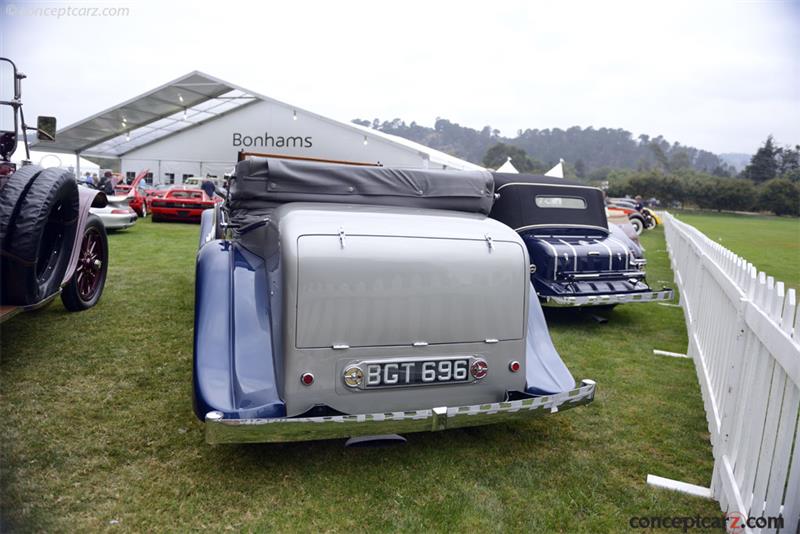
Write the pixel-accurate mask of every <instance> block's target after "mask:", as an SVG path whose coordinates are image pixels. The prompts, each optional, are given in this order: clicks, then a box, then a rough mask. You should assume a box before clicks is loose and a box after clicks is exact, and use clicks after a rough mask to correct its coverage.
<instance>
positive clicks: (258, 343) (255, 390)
mask: <svg viewBox="0 0 800 534" xmlns="http://www.w3.org/2000/svg"><path fill="white" fill-rule="evenodd" d="M270 312H271V310H270V304H269V299H268V291H267V282H266V271H265V266H264V261H263V260H262V259H261V258H260V257H259V256H256V255H254V254H251V253H250V252H247V251H246V250H244V249H243V248H241V247H239V246H237V245H235V244H232V243H231V242H229V241H224V240H213V241H209V242H208V243H206V244H205V245H204V246H203V247H202V248H201V249H200V251H199V252H198V256H197V268H196V279H195V326H194V366H193V386H194V399H193V400H194V411H195V414H196V415H197V417H198V418H199V419H200V420H204V419H205V416H206V414H207V413H208V412H210V411H219V412H222V414H223V417H225V418H248V417H259V418H263V417H285V416H286V408H285V405H284V403H283V401H282V400H281V398H280V396H279V392H278V384H277V378H276V373H275V360H274V359H273V341H272V329H271V326H270V324H271V323H270Z"/></svg>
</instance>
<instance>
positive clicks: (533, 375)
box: [525, 288, 575, 395]
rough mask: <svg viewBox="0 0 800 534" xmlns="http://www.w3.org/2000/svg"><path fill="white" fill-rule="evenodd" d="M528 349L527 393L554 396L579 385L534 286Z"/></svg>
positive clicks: (529, 315)
mask: <svg viewBox="0 0 800 534" xmlns="http://www.w3.org/2000/svg"><path fill="white" fill-rule="evenodd" d="M527 332H528V334H527V338H526V349H525V379H526V381H527V386H526V392H527V393H530V394H532V395H554V394H556V393H562V392H564V391H569V390H571V389H574V388H575V379H574V378H573V377H572V374H571V373H570V372H569V369H567V366H566V365H565V364H564V362H563V361H562V360H561V356H559V355H558V351H557V350H556V348H555V346H553V340H552V339H551V338H550V332H549V331H548V330H547V322H546V321H545V319H544V313H543V312H542V307H541V305H540V304H539V299H538V298H537V297H536V291H534V290H533V288H531V290H530V296H529V297H528V329H527Z"/></svg>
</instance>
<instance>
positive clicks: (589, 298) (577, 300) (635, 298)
mask: <svg viewBox="0 0 800 534" xmlns="http://www.w3.org/2000/svg"><path fill="white" fill-rule="evenodd" d="M673 297H674V293H673V291H672V290H671V289H662V290H661V291H649V292H646V293H616V294H611V295H575V296H574V297H573V296H570V297H566V296H545V297H542V298H543V299H544V300H543V302H542V306H550V307H561V308H570V307H575V306H608V305H610V304H627V303H630V302H656V301H661V300H672V299H673Z"/></svg>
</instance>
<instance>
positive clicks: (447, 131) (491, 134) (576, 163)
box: [353, 119, 736, 178]
mask: <svg viewBox="0 0 800 534" xmlns="http://www.w3.org/2000/svg"><path fill="white" fill-rule="evenodd" d="M353 122H354V123H356V124H360V125H362V126H367V127H371V128H375V129H377V130H380V131H382V132H386V133H389V134H393V135H397V136H400V137H405V138H406V139H410V140H412V141H416V142H418V143H422V144H423V145H426V146H429V147H431V148H435V149H437V150H441V151H443V152H447V153H448V154H451V155H453V156H457V157H460V158H463V159H466V160H468V161H471V162H473V163H477V164H482V161H483V158H484V156H485V155H486V152H487V151H488V150H489V148H491V147H492V146H494V145H496V144H497V143H506V144H509V145H513V146H516V147H519V148H521V149H523V150H524V151H525V152H527V154H528V156H530V157H531V158H532V159H534V160H536V161H538V162H540V163H541V164H542V165H543V166H545V167H547V166H552V165H555V164H556V163H558V160H559V158H564V160H565V161H566V162H567V163H568V164H569V165H571V166H572V167H573V168H575V170H576V171H577V175H578V177H579V178H587V177H591V175H592V174H595V175H596V174H598V173H600V174H602V172H603V171H604V170H605V171H607V170H608V169H652V168H662V169H665V170H679V169H681V168H692V169H695V170H699V171H704V172H708V173H714V174H717V175H720V176H727V175H731V174H735V172H736V170H735V169H734V168H733V166H731V165H730V164H728V163H727V162H726V161H724V160H723V159H721V158H720V157H719V156H717V155H716V154H713V153H712V152H708V151H707V150H700V149H697V148H694V147H690V146H684V145H681V144H680V143H670V142H668V141H667V140H666V139H664V138H663V137H662V136H658V137H653V138H651V137H650V136H647V135H640V136H638V137H637V138H634V137H633V134H632V133H631V132H629V131H627V130H623V129H621V128H616V129H614V128H597V129H595V128H593V127H588V128H580V127H578V126H573V127H572V128H568V129H567V130H561V129H559V128H553V129H544V130H537V129H533V130H531V129H528V130H524V131H522V130H521V131H519V132H518V135H517V137H513V138H508V137H502V136H500V135H499V134H500V132H499V131H497V130H493V129H492V128H491V126H485V127H484V128H483V129H481V130H475V129H473V128H468V127H465V126H461V125H459V124H457V123H454V122H450V121H449V120H447V119H437V120H436V123H435V125H434V127H433V128H430V127H427V126H421V125H419V124H417V123H416V122H411V123H410V124H407V123H406V122H405V121H403V120H401V119H394V120H392V121H383V122H381V121H380V120H379V119H374V120H372V121H369V120H363V119H354V120H353Z"/></svg>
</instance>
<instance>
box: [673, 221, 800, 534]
mask: <svg viewBox="0 0 800 534" xmlns="http://www.w3.org/2000/svg"><path fill="white" fill-rule="evenodd" d="M664 230H665V233H666V238H667V250H668V252H669V255H670V259H671V262H672V270H673V272H674V273H675V282H676V284H677V287H678V290H679V291H680V304H681V307H682V308H683V311H684V316H685V318H686V330H687V332H688V334H689V348H688V352H687V354H688V356H690V357H691V358H692V359H693V360H694V362H695V367H696V369H697V377H698V380H699V382H700V389H701V391H702V394H703V401H704V403H705V409H706V416H707V419H708V428H709V431H710V433H711V443H712V447H713V453H714V474H713V478H712V481H711V493H712V495H713V496H714V498H715V499H717V500H718V501H719V503H720V506H721V508H722V510H723V511H724V512H738V513H740V514H742V515H744V516H745V517H760V516H778V515H779V514H782V515H783V520H784V528H783V529H781V530H780V532H785V533H790V534H797V533H798V532H800V527H799V526H798V525H800V430H799V429H800V424H798V413H800V314H796V307H797V304H796V295H795V290H794V289H789V290H788V291H787V290H785V288H784V285H783V283H782V282H775V280H774V279H773V278H772V277H771V276H767V275H766V274H765V273H763V272H758V271H757V270H756V268H755V267H754V266H753V265H752V264H751V263H748V262H747V260H745V259H743V258H740V257H739V256H737V255H735V254H734V253H733V252H731V251H730V250H728V249H726V248H724V247H722V246H721V245H719V244H718V243H716V242H714V241H712V240H711V239H709V238H708V237H707V236H706V235H704V234H703V233H702V232H700V231H699V230H697V229H696V228H694V227H693V226H690V225H688V224H686V223H683V222H681V221H679V220H677V219H676V218H675V217H673V216H672V215H670V214H669V213H665V214H664ZM765 252H767V253H768V251H765ZM752 531H753V532H758V531H759V529H753V530H752ZM773 531H774V529H773Z"/></svg>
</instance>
